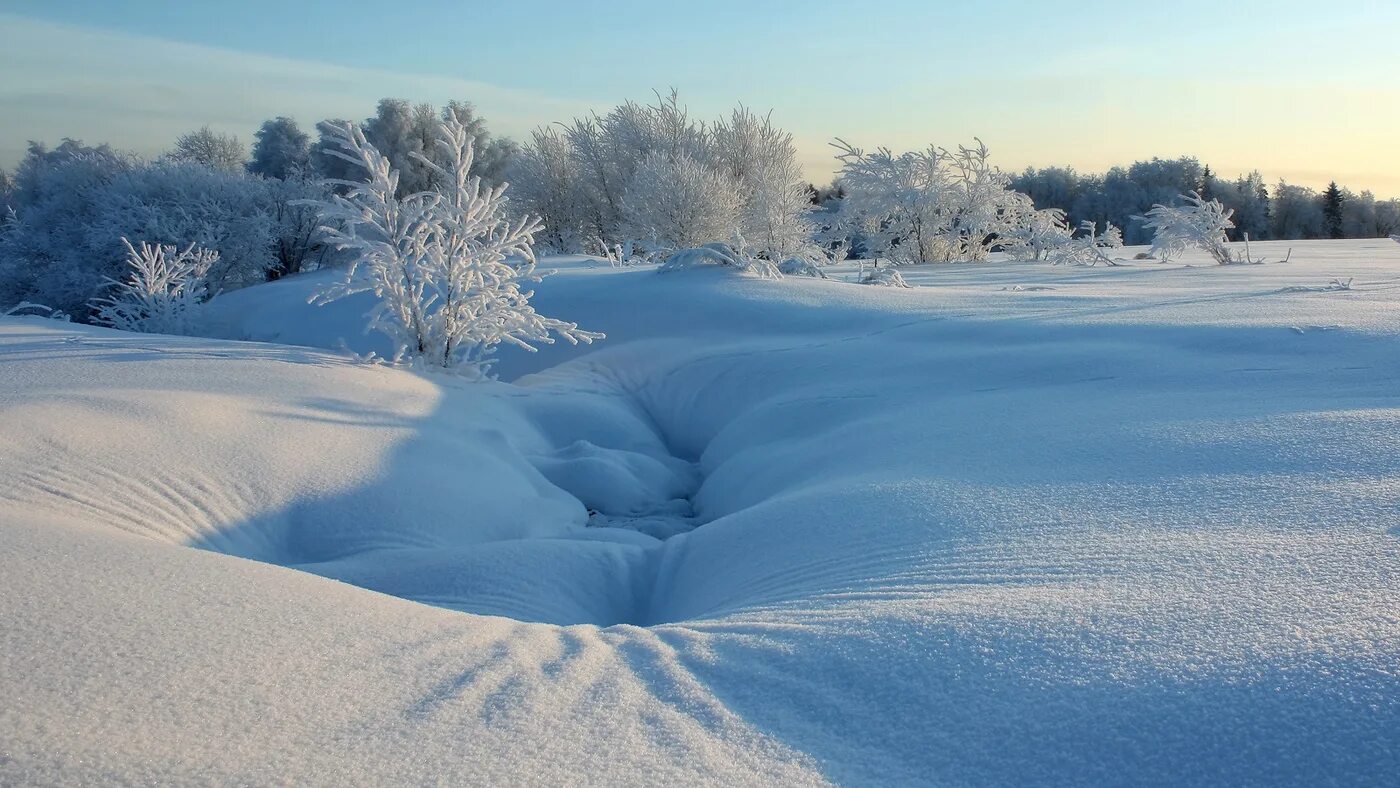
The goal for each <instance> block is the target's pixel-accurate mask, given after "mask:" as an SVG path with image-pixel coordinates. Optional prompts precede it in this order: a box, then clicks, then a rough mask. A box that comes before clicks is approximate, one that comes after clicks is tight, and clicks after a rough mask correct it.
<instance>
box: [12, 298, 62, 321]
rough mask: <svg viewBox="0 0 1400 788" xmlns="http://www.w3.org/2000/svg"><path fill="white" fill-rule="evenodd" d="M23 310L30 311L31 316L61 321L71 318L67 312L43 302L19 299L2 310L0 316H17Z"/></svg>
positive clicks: (21, 313) (20, 314)
mask: <svg viewBox="0 0 1400 788" xmlns="http://www.w3.org/2000/svg"><path fill="white" fill-rule="evenodd" d="M25 312H28V313H30V316H32V317H46V318H48V319H50V320H58V321H60V322H63V323H67V322H69V321H71V320H72V319H73V318H72V317H71V316H69V315H68V313H67V312H60V311H58V310H57V309H54V308H53V307H47V306H44V305H43V304H31V303H29V302H28V301H21V302H19V303H18V304H15V305H14V306H12V307H10V308H9V309H6V310H5V311H4V312H0V317H19V316H22V315H23V314H24V313H25Z"/></svg>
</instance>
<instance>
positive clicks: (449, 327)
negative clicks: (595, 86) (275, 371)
mask: <svg viewBox="0 0 1400 788" xmlns="http://www.w3.org/2000/svg"><path fill="white" fill-rule="evenodd" d="M325 132H326V134H327V136H328V137H329V138H331V139H334V140H336V141H337V142H338V145H339V149H338V150H336V151H334V155H336V156H339V157H340V158H342V159H343V160H345V161H346V162H347V163H351V164H354V165H356V166H357V167H359V168H361V169H363V170H364V172H365V173H366V178H367V179H366V180H364V181H353V182H352V181H344V182H340V183H339V184H338V185H340V186H342V187H344V188H346V189H347V192H346V193H345V194H344V195H333V196H331V197H330V198H329V199H328V200H326V201H323V202H321V203H320V205H319V207H320V215H321V219H322V221H323V222H325V224H324V226H323V227H322V231H323V232H324V233H325V234H326V237H327V239H328V241H329V242H330V243H331V244H333V245H335V246H336V247H338V248H340V249H343V250H346V251H348V252H350V253H351V255H352V259H351V262H350V268H349V270H348V271H347V273H346V275H345V278H344V279H343V280H342V281H340V282H339V283H337V284H335V285H333V286H332V287H330V288H328V289H326V290H325V291H323V292H322V293H320V294H318V295H317V296H315V297H314V299H313V300H314V301H316V302H318V303H327V302H330V301H334V300H336V299H339V298H343V297H346V296H349V295H353V294H356V293H362V292H373V293H374V294H375V295H376V296H378V298H379V301H378V303H376V304H375V307H374V309H373V310H372V311H371V312H370V314H369V318H370V322H369V325H368V326H367V328H366V330H377V331H380V332H382V333H384V334H385V335H387V336H389V337H390V338H391V339H392V340H393V341H394V342H395V343H396V344H397V346H398V352H397V354H396V360H401V361H402V360H407V361H409V362H410V363H414V364H421V365H424V366H428V367H434V368H443V369H449V370H453V371H456V372H461V373H464V374H472V375H478V374H483V373H484V372H485V371H486V369H487V367H488V366H489V364H490V361H489V359H488V358H487V356H488V355H489V354H490V353H491V352H493V351H494V350H495V348H496V346H497V345H499V344H500V343H502V342H508V343H511V344H514V345H516V346H518V347H521V348H524V349H526V350H531V351H533V350H534V349H535V348H534V347H533V346H532V345H531V343H532V342H546V343H552V342H553V341H554V337H555V336H559V337H563V338H564V339H566V340H567V341H569V342H571V343H578V342H585V343H586V342H592V341H593V340H594V339H600V338H602V336H603V335H602V334H599V333H595V332H591V331H583V330H580V329H579V327H578V326H577V325H576V324H574V323H569V322H566V321H563V320H557V319H554V318H549V317H545V316H543V315H541V314H539V313H537V312H536V311H535V310H534V308H532V307H531V306H530V303H529V301H530V297H531V296H532V295H533V293H532V292H531V291H529V290H526V289H525V288H524V287H523V285H527V284H528V283H532V282H538V281H539V280H540V276H541V275H540V274H538V273H536V271H535V255H534V251H533V248H532V240H533V237H534V234H535V231H536V230H538V229H539V222H538V220H536V219H533V218H522V219H519V220H515V221H512V220H510V219H509V218H507V216H506V214H505V196H504V195H505V190H506V187H505V185H504V184H503V185H500V186H496V187H484V186H483V185H482V179H481V177H480V176H477V175H472V174H471V171H472V164H473V158H474V154H475V141H476V138H475V136H473V134H472V133H471V130H470V129H469V128H468V127H467V126H465V125H464V124H463V123H462V122H461V121H460V120H458V119H457V118H456V117H455V116H452V115H450V114H449V115H447V116H446V117H445V118H444V119H443V120H440V121H438V122H437V127H436V135H437V139H436V140H435V142H436V144H437V147H438V155H437V156H435V157H434V158H433V159H430V158H428V157H427V156H424V155H419V157H418V161H420V163H421V164H422V165H423V166H425V167H427V168H429V169H430V170H431V171H432V172H433V175H434V180H435V182H436V183H437V184H438V186H437V190H436V191H431V192H418V193H415V194H411V195H409V196H406V197H399V196H397V192H398V186H399V173H398V171H397V170H395V169H394V168H393V167H392V166H391V165H390V163H389V160H388V159H387V158H385V156H384V155H383V154H382V153H380V152H379V151H378V150H377V149H376V148H375V147H374V145H372V144H370V143H369V141H367V140H366V139H365V134H364V132H363V131H362V130H361V129H360V128H359V127H357V126H355V125H353V124H344V125H331V124H328V125H327V126H326V128H325ZM440 162H441V163H440ZM513 257H514V258H516V259H514V260H512V259H511V258H513Z"/></svg>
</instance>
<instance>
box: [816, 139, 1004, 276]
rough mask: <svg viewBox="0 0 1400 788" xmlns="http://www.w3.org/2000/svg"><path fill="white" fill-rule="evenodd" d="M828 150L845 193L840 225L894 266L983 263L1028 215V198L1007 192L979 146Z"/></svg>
mask: <svg viewBox="0 0 1400 788" xmlns="http://www.w3.org/2000/svg"><path fill="white" fill-rule="evenodd" d="M832 144H833V146H834V147H835V148H836V149H837V151H838V152H837V156H836V157H837V159H839V160H840V161H841V175H840V178H841V183H842V185H843V186H844V187H845V189H846V197H845V199H844V200H842V205H841V210H842V212H843V214H845V217H846V218H845V219H844V224H845V225H846V226H848V227H850V228H851V229H852V230H854V231H859V232H860V233H861V234H863V235H864V236H865V238H866V243H867V246H868V248H869V252H870V253H872V254H875V255H878V256H881V257H886V258H889V259H890V260H892V261H894V262H896V263H927V262H946V261H950V260H985V259H986V258H987V255H988V254H989V253H990V252H991V250H992V248H993V247H994V246H995V245H996V244H997V243H998V239H999V238H1000V237H1003V236H1007V235H1009V234H1010V233H1011V231H1012V230H1013V229H1014V228H1015V226H1016V222H1017V220H1018V219H1020V218H1022V217H1025V216H1027V214H1028V211H1027V209H1028V208H1029V207H1030V202H1029V199H1028V198H1027V197H1025V195H1021V194H1017V193H1016V192H1014V191H1012V190H1011V189H1010V184H1011V178H1010V176H1008V175H1006V174H1005V173H1003V172H1002V171H1001V170H999V169H997V168H996V167H994V166H992V164H991V163H990V154H989V152H988V150H987V146H986V145H984V144H982V142H981V140H978V141H977V145H976V146H975V147H965V146H960V147H959V148H958V149H957V151H950V150H948V149H946V148H939V147H935V146H932V145H930V146H929V147H928V148H926V149H924V150H922V151H912V152H908V153H902V154H899V155H898V156H896V155H895V154H894V153H893V152H891V151H890V150H889V149H888V148H880V149H877V150H875V151H874V152H871V153H867V152H865V151H863V150H861V149H860V148H856V147H854V146H852V145H850V144H849V143H847V142H845V141H844V140H837V141H836V142H834V143H832Z"/></svg>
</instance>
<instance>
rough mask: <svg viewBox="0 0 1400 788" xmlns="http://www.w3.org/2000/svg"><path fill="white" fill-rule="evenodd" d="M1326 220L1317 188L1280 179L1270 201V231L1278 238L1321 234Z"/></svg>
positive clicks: (1310, 236)
mask: <svg viewBox="0 0 1400 788" xmlns="http://www.w3.org/2000/svg"><path fill="white" fill-rule="evenodd" d="M1325 223H1326V217H1325V216H1323V212H1322V201H1321V200H1320V199H1318V195H1317V192H1315V191H1313V190H1312V189H1309V188H1307V187H1306V186H1295V185H1293V184H1291V183H1288V182H1286V181H1282V180H1280V181H1279V182H1278V185H1277V186H1275V187H1274V194H1273V198H1272V199H1271V200H1270V201H1269V232H1270V234H1271V235H1272V237H1274V238H1278V239H1292V238H1321V237H1322V236H1323V231H1324V227H1325Z"/></svg>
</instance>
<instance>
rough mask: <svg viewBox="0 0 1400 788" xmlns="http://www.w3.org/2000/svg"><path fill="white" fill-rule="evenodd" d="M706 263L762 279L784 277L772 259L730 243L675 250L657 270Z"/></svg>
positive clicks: (703, 264) (668, 270)
mask: <svg viewBox="0 0 1400 788" xmlns="http://www.w3.org/2000/svg"><path fill="white" fill-rule="evenodd" d="M705 265H718V266H724V267H726V268H733V269H734V270H736V271H739V272H742V273H746V274H753V275H754V276H757V277H759V278H760V279H782V278H783V275H782V272H780V271H779V270H778V267H777V266H776V265H774V264H773V263H772V261H769V260H763V259H760V258H757V257H753V256H751V255H748V254H744V253H743V252H741V251H739V250H737V249H735V248H734V247H732V246H730V245H729V244H722V243H711V244H705V245H704V246H695V247H691V248H690V249H681V250H680V251H678V252H673V253H671V255H670V256H668V257H667V258H666V261H665V262H663V263H662V264H661V267H660V268H659V269H657V270H658V271H659V272H660V273H667V272H670V271H680V270H683V269H686V268H696V267H699V266H705Z"/></svg>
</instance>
